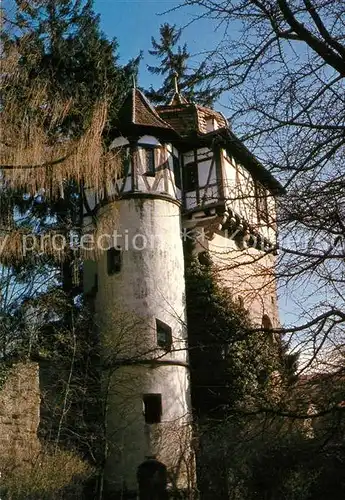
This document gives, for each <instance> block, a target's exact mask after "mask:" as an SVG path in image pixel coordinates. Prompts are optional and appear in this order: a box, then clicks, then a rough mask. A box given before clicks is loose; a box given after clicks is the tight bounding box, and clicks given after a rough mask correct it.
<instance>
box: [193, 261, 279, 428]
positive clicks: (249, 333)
mask: <svg viewBox="0 0 345 500" xmlns="http://www.w3.org/2000/svg"><path fill="white" fill-rule="evenodd" d="M186 283H187V316H188V325H189V328H188V333H189V345H190V362H191V370H192V372H191V373H192V384H193V406H194V408H195V410H196V413H197V415H198V416H200V417H207V418H220V419H222V418H225V416H226V415H229V414H230V413H232V412H234V411H235V410H236V409H237V410H240V409H241V408H247V409H248V408H255V407H257V406H258V405H260V404H262V405H263V404H268V403H267V402H268V401H269V391H270V380H271V379H270V375H271V374H272V373H273V371H274V370H277V369H278V367H279V364H278V352H277V348H276V347H275V346H274V345H273V344H272V343H271V342H270V339H269V337H268V336H267V334H266V333H265V332H255V331H253V328H252V327H251V324H250V321H249V318H248V314H247V313H246V312H245V311H244V310H243V309H241V308H240V307H239V306H238V305H237V304H235V303H234V301H233V300H232V298H231V295H230V293H229V291H228V290H227V289H224V288H222V287H221V286H220V285H218V284H217V282H216V279H215V277H214V271H213V269H212V267H211V266H203V265H201V264H200V263H199V262H198V260H197V259H192V260H191V261H190V262H189V263H188V265H187V269H186Z"/></svg>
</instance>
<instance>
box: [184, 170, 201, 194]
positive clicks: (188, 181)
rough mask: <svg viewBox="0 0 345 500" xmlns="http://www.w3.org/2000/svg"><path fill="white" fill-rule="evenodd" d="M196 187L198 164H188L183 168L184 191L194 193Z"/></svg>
mask: <svg viewBox="0 0 345 500" xmlns="http://www.w3.org/2000/svg"><path fill="white" fill-rule="evenodd" d="M197 187H198V164H197V163H188V164H187V165H185V166H184V188H185V190H186V191H195V190H196V189H197Z"/></svg>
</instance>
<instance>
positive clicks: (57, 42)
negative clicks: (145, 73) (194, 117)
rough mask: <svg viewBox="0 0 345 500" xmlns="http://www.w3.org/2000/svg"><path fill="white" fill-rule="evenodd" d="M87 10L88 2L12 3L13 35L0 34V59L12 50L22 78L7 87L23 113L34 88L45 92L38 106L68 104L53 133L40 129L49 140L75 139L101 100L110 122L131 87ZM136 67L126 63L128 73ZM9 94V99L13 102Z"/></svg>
mask: <svg viewBox="0 0 345 500" xmlns="http://www.w3.org/2000/svg"><path fill="white" fill-rule="evenodd" d="M92 6H93V1H92V0H38V1H35V2H33V1H28V2H22V1H20V0H16V14H15V19H14V23H15V24H16V26H17V28H18V29H16V30H12V29H8V30H6V29H5V30H4V32H3V34H2V39H3V43H4V51H5V53H6V52H7V53H8V52H9V51H10V49H11V48H13V47H15V48H16V49H17V51H18V53H19V70H22V71H25V72H26V74H27V75H28V77H27V78H26V79H25V80H24V81H23V79H22V80H21V82H18V81H15V82H11V83H12V84H13V83H15V94H16V97H17V99H21V100H22V103H23V105H24V108H25V104H26V103H29V102H30V97H31V90H32V88H33V83H37V82H39V83H40V84H41V85H42V86H43V87H44V88H45V89H46V93H45V95H44V97H45V102H44V103H42V105H44V106H48V107H49V106H50V107H52V103H54V102H56V101H57V100H58V99H59V100H60V101H61V102H63V103H69V106H68V112H66V113H64V116H63V119H62V120H59V121H58V123H56V124H55V125H56V126H55V127H54V126H52V125H54V124H52V123H51V122H48V123H46V126H47V127H49V131H50V134H51V136H52V137H53V138H56V134H57V133H58V134H60V136H61V134H67V135H68V137H69V138H71V137H73V136H80V135H81V134H82V133H83V132H84V131H85V128H86V126H87V125H88V124H89V122H90V118H91V113H92V111H93V108H94V105H95V103H96V102H97V101H99V100H100V99H102V98H103V99H107V100H108V101H109V102H110V103H111V105H110V106H109V109H110V117H109V118H110V121H111V119H112V117H113V116H114V113H116V111H117V108H118V105H119V103H120V102H121V100H122V99H123V97H124V95H125V93H126V92H127V89H128V85H129V84H130V83H131V80H130V77H129V76H130V75H128V73H129V72H128V67H125V68H122V67H120V66H119V64H118V56H117V54H116V51H117V47H118V45H117V42H116V40H115V39H114V40H111V41H109V40H108V39H107V38H106V37H105V36H104V34H103V33H102V32H101V30H100V27H99V16H98V15H96V14H95V13H94V11H93V7H92ZM138 62H139V59H136V60H135V61H134V62H133V61H131V62H130V63H129V68H131V69H134V70H135V69H136V68H135V63H138ZM6 88H8V86H7V87H6ZM13 90H14V89H13V88H12V89H11V92H10V93H9V95H8V97H9V98H13V97H14V91H13ZM3 99H6V92H5V95H4V96H3ZM25 111H27V110H25ZM36 112H37V110H36ZM108 123H109V120H108Z"/></svg>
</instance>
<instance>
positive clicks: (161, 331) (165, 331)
mask: <svg viewBox="0 0 345 500" xmlns="http://www.w3.org/2000/svg"><path fill="white" fill-rule="evenodd" d="M156 331H157V345H158V346H159V347H161V348H162V349H165V350H166V351H170V349H171V345H172V330H171V327H170V326H169V325H167V324H166V323H163V321H160V320H159V319H156Z"/></svg>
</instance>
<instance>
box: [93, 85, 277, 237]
mask: <svg viewBox="0 0 345 500" xmlns="http://www.w3.org/2000/svg"><path fill="white" fill-rule="evenodd" d="M111 148H112V150H113V151H114V152H115V153H117V154H118V158H119V159H120V163H121V168H120V172H119V173H118V175H117V178H116V179H114V180H113V181H111V182H108V183H107V186H105V187H104V189H103V190H102V193H100V194H98V195H97V196H98V198H102V197H103V198H107V199H109V197H119V198H121V197H125V196H131V195H133V194H134V193H147V195H148V196H150V195H153V196H167V197H170V198H173V199H176V200H178V201H179V202H181V206H182V210H183V212H184V213H185V214H189V216H190V217H198V215H197V214H202V213H203V214H205V215H206V216H209V215H211V216H212V214H214V215H215V216H218V218H219V217H221V223H220V229H226V228H227V227H229V226H231V225H232V226H234V224H235V225H237V226H241V225H244V226H245V227H244V231H246V230H247V232H248V231H249V232H251V233H255V232H257V233H260V234H261V235H263V236H264V237H265V238H267V240H268V241H271V242H274V241H275V198H276V196H277V195H279V194H281V193H282V192H283V188H282V186H281V185H280V184H279V182H278V181H277V180H276V179H275V178H274V177H273V176H272V175H271V173H270V172H269V171H268V170H266V169H265V168H264V167H263V166H262V164H260V162H258V160H257V159H256V158H255V157H254V155H253V154H251V153H250V151H249V150H248V149H247V148H246V147H245V146H244V145H243V143H242V142H241V141H240V140H239V139H238V138H237V137H236V136H235V135H234V134H233V132H232V131H231V129H230V127H229V125H228V122H227V120H226V119H225V117H224V116H223V115H222V114H221V113H219V112H217V111H214V110H213V109H210V108H205V107H203V106H199V105H197V104H194V103H190V102H187V101H186V100H185V99H184V98H183V97H182V96H181V95H180V94H179V93H176V94H175V95H174V97H173V99H172V101H171V102H170V104H169V105H166V106H158V107H156V108H154V107H153V106H152V105H151V104H150V103H149V101H148V100H147V99H146V98H145V96H144V95H143V93H142V92H141V91H139V90H138V89H135V88H134V89H132V91H131V93H130V94H129V95H128V96H127V98H126V100H125V102H124V103H123V106H122V108H121V109H120V111H119V114H118V122H117V129H116V130H115V131H114V140H113V142H112V145H111ZM100 201H101V200H100V199H99V200H98V202H100ZM96 203H97V201H96ZM246 228H247V229H246Z"/></svg>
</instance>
